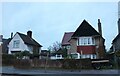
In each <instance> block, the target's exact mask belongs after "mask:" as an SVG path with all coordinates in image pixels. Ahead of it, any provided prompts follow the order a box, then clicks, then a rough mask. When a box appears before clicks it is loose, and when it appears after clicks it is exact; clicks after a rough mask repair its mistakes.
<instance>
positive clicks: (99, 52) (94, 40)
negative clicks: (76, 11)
mask: <svg viewBox="0 0 120 76" xmlns="http://www.w3.org/2000/svg"><path fill="white" fill-rule="evenodd" d="M98 31H99V32H97V31H96V30H95V29H94V28H93V27H92V26H91V25H90V24H89V23H88V22H87V21H86V20H83V22H82V23H81V24H80V26H79V27H78V28H77V30H76V31H75V32H71V33H65V34H64V37H63V40H62V47H63V48H66V47H68V46H69V50H68V54H71V53H79V54H80V55H81V58H91V59H96V58H104V54H105V46H104V42H105V39H104V38H103V37H102V29H101V23H100V19H98ZM65 43H66V44H65Z"/></svg>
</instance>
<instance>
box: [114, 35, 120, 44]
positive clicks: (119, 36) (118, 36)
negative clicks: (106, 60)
mask: <svg viewBox="0 0 120 76" xmlns="http://www.w3.org/2000/svg"><path fill="white" fill-rule="evenodd" d="M118 38H120V33H119V34H118V35H117V36H116V37H115V38H114V40H113V41H112V42H113V43H114V42H115V41H116V40H117V39H118Z"/></svg>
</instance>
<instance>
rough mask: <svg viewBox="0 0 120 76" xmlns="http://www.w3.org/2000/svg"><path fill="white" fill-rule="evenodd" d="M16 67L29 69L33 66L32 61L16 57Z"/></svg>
mask: <svg viewBox="0 0 120 76" xmlns="http://www.w3.org/2000/svg"><path fill="white" fill-rule="evenodd" d="M14 67H15V68H20V69H29V68H31V63H30V60H29V59H16V60H15V61H14Z"/></svg>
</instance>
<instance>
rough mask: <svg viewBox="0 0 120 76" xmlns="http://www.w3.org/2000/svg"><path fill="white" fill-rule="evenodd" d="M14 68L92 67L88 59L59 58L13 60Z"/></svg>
mask: <svg viewBox="0 0 120 76" xmlns="http://www.w3.org/2000/svg"><path fill="white" fill-rule="evenodd" d="M14 67H16V68H62V69H92V65H91V60H90V59H77V60H76V59H60V60H45V59H44V60H42V59H41V60H40V59H32V60H26V59H24V60H15V61H14Z"/></svg>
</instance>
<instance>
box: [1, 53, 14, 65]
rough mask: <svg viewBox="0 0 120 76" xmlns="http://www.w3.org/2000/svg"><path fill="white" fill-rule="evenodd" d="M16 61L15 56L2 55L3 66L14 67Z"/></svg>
mask: <svg viewBox="0 0 120 76" xmlns="http://www.w3.org/2000/svg"><path fill="white" fill-rule="evenodd" d="M14 59H15V56H14V55H10V54H2V65H13V62H14Z"/></svg>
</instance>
